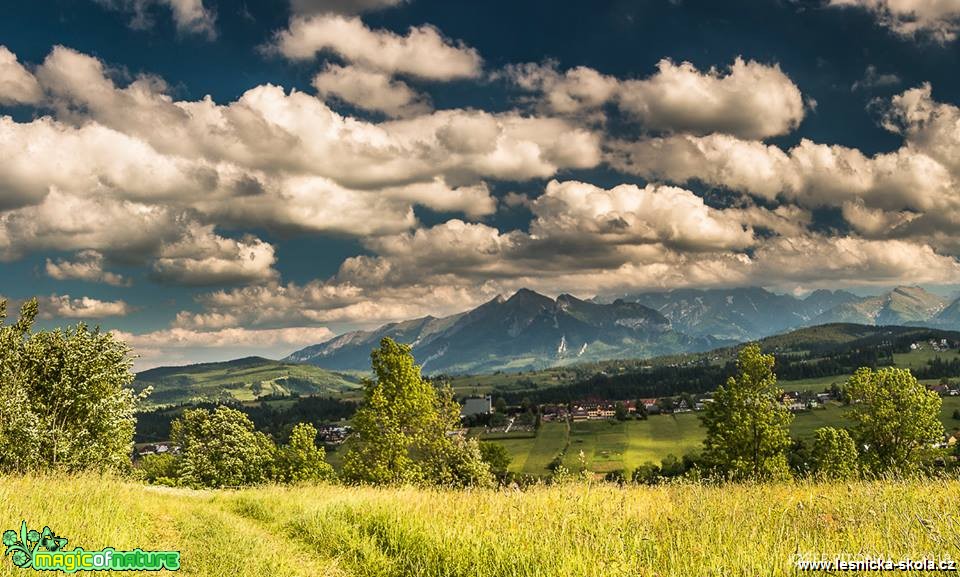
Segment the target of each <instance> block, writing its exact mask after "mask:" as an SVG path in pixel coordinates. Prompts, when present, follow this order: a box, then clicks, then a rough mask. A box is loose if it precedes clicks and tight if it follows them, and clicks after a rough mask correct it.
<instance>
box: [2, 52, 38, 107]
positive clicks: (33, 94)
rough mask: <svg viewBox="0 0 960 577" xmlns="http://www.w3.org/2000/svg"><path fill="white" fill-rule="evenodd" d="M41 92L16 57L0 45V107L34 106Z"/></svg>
mask: <svg viewBox="0 0 960 577" xmlns="http://www.w3.org/2000/svg"><path fill="white" fill-rule="evenodd" d="M42 98H43V90H42V89H41V88H40V84H39V83H38V82H37V79H36V78H34V77H33V74H31V73H30V71H29V70H27V69H26V68H24V67H23V65H22V64H20V63H19V62H18V61H17V55H16V54H14V53H13V52H10V50H8V49H7V47H6V46H3V45H0V105H16V104H36V103H38V102H40V100H41V99H42Z"/></svg>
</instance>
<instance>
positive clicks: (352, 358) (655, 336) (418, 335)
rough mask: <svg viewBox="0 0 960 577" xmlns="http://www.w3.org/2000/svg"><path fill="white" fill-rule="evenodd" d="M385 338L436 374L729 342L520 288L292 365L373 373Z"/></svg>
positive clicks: (343, 338)
mask: <svg viewBox="0 0 960 577" xmlns="http://www.w3.org/2000/svg"><path fill="white" fill-rule="evenodd" d="M383 337H390V338H392V339H394V340H396V341H399V342H404V343H408V344H411V345H413V353H414V356H416V358H417V360H418V362H420V364H421V366H422V367H423V369H424V371H425V372H427V373H434V374H435V373H451V374H456V373H466V372H491V371H496V370H529V369H540V368H546V367H548V366H554V365H558V364H569V363H573V362H583V361H590V360H601V359H611V358H637V357H647V356H654V355H662V354H669V353H673V352H677V351H684V352H693V351H705V350H709V349H712V348H715V347H717V346H721V345H723V344H726V343H727V341H723V340H719V339H715V338H713V337H710V336H689V335H686V334H684V333H682V332H679V331H676V330H674V329H673V328H672V326H671V322H670V320H669V319H668V318H667V317H665V316H664V315H663V314H661V313H659V312H657V311H656V310H654V309H652V308H650V307H648V306H645V305H643V304H640V303H636V302H627V301H625V300H617V301H614V302H612V303H598V302H592V301H587V300H581V299H578V298H576V297H573V296H570V295H566V294H564V295H560V296H558V297H557V298H556V299H551V298H549V297H546V296H544V295H541V294H538V293H536V292H533V291H531V290H526V289H521V290H519V291H517V293H516V294H514V295H513V296H511V297H510V298H504V297H502V296H498V297H496V298H495V299H493V300H491V301H489V302H487V303H484V304H482V305H480V306H479V307H477V308H475V309H473V310H470V311H467V312H464V313H460V314H456V315H452V316H448V317H443V318H435V317H432V316H428V317H424V318H420V319H415V320H410V321H405V322H399V323H391V324H388V325H385V326H383V327H380V328H379V329H376V330H373V331H356V332H351V333H346V334H343V335H340V336H338V337H335V338H333V339H331V340H329V341H327V342H324V343H321V344H318V345H313V346H309V347H307V348H305V349H302V350H300V351H297V352H295V353H293V354H292V355H290V356H289V357H287V359H286V360H287V361H291V362H301V363H310V364H313V365H317V366H320V367H323V368H326V369H331V370H353V369H364V368H368V367H369V366H370V350H371V349H373V348H375V347H376V346H377V343H378V342H379V340H380V339H381V338H383Z"/></svg>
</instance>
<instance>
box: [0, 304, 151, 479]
mask: <svg viewBox="0 0 960 577" xmlns="http://www.w3.org/2000/svg"><path fill="white" fill-rule="evenodd" d="M37 313H38V305H37V301H36V300H31V301H29V302H27V303H25V304H24V305H23V307H21V309H20V319H19V320H18V321H17V322H16V323H14V324H13V325H9V326H5V325H3V324H2V321H3V320H4V319H5V318H6V301H2V300H0V472H4V471H21V472H22V471H30V470H36V469H41V468H43V469H65V470H68V471H77V470H83V469H95V470H114V471H117V470H129V467H130V453H131V451H132V449H133V429H134V424H135V422H136V419H135V417H134V411H135V409H136V404H137V400H138V399H137V397H136V396H135V395H134V394H133V392H132V390H131V389H129V388H128V386H129V385H130V383H132V382H133V373H132V372H131V361H130V358H129V352H130V349H129V348H128V347H127V346H126V345H125V344H123V343H122V342H120V341H118V340H117V339H115V338H114V337H113V335H111V334H109V333H101V332H100V330H99V329H95V330H92V331H91V330H89V329H88V328H87V326H86V325H84V324H79V325H77V326H76V327H74V328H69V329H66V330H61V329H57V330H53V331H40V332H32V327H33V322H34V319H35V318H36V316H37Z"/></svg>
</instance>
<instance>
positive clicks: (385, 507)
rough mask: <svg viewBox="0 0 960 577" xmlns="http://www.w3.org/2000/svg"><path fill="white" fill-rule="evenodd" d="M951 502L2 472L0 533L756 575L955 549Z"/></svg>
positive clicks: (917, 483) (884, 485) (421, 572)
mask: <svg viewBox="0 0 960 577" xmlns="http://www.w3.org/2000/svg"><path fill="white" fill-rule="evenodd" d="M958 496H960V482H958V481H948V480H912V481H871V482H854V483H849V484H848V483H836V484H829V483H812V482H811V483H786V484H773V485H728V486H722V487H714V486H706V485H697V484H685V485H668V486H661V487H627V488H623V489H620V488H617V487H615V486H608V485H603V484H594V485H587V484H571V485H564V486H554V487H539V488H533V489H530V490H528V491H525V492H519V491H516V492H515V491H487V490H484V491H448V490H439V489H418V488H387V489H374V488H351V487H340V486H307V487H261V488H254V489H248V490H243V491H187V490H172V489H158V488H153V487H146V486H143V485H139V484H136V483H132V482H127V481H123V480H119V479H111V478H99V477H92V476H76V477H26V478H24V477H8V478H3V479H0V527H4V528H6V527H8V526H9V527H11V528H12V527H14V526H15V525H18V524H19V522H20V519H21V518H26V519H27V521H28V523H30V524H31V525H33V526H37V525H39V526H41V527H42V525H44V524H48V525H50V526H51V527H53V528H54V529H55V530H56V531H57V532H59V533H60V534H62V535H64V536H66V537H69V538H70V539H71V542H70V546H83V547H84V548H87V549H91V548H99V547H104V546H108V545H109V546H113V547H116V548H133V547H137V546H139V547H143V548H145V549H146V548H149V549H167V548H170V549H179V550H181V551H182V552H183V556H182V560H183V570H182V573H184V574H186V575H204V576H206V575H251V576H261V575H262V576H273V575H326V574H329V575H363V576H377V577H379V576H397V577H400V576H403V577H407V576H477V577H480V576H483V577H493V576H501V575H503V576H507V575H510V576H560V575H562V576H587V575H589V576H597V577H599V576H604V577H607V576H619V575H624V576H626V575H630V576H636V575H676V576H682V577H687V576H694V575H697V576H700V575H718V576H719V575H723V576H730V575H750V576H754V575H764V576H766V575H794V574H796V571H795V570H794V568H793V565H792V563H793V562H794V561H795V559H796V555H797V554H798V553H805V554H809V555H811V556H820V555H823V556H827V557H831V558H832V557H834V556H836V555H837V554H849V555H856V556H865V555H870V556H884V557H892V558H894V559H900V558H902V557H913V558H921V557H924V556H927V557H931V556H935V557H945V556H953V557H960V500H958ZM17 574H21V572H20V570H18V569H15V568H14V567H13V565H12V564H10V563H9V560H4V562H3V563H2V565H0V576H6V575H17Z"/></svg>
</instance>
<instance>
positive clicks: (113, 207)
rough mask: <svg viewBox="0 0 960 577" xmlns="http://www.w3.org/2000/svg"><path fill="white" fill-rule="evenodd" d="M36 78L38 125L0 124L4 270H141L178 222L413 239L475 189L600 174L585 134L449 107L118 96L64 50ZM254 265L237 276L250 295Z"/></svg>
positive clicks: (149, 88) (478, 197) (465, 207)
mask: <svg viewBox="0 0 960 577" xmlns="http://www.w3.org/2000/svg"><path fill="white" fill-rule="evenodd" d="M37 78H38V82H39V83H40V85H41V88H42V89H43V90H44V91H45V93H46V94H47V95H48V98H49V101H48V104H49V106H50V107H51V109H52V110H53V111H54V113H55V114H54V116H52V117H51V116H44V117H40V118H36V119H34V120H30V121H26V122H17V121H15V120H14V119H12V118H10V117H2V118H0V192H2V194H0V258H2V259H4V260H12V259H17V258H20V257H22V256H23V255H24V254H27V253H30V252H35V251H43V250H57V251H83V250H95V251H97V252H99V253H101V254H104V255H105V256H106V257H107V258H109V259H119V260H123V261H125V262H130V263H134V264H141V263H148V262H151V259H156V258H166V257H162V255H161V252H160V251H161V248H162V247H163V246H165V245H171V244H175V243H177V242H178V241H179V240H181V239H185V238H187V237H189V234H190V225H191V223H194V224H198V225H205V226H209V225H213V226H220V227H226V228H231V227H232V228H241V229H242V228H244V227H247V228H258V229H267V230H271V231H276V232H279V233H288V232H291V231H299V232H309V233H321V234H339V235H350V236H354V237H365V236H370V235H382V234H397V233H399V232H403V231H406V230H410V229H411V228H413V227H415V226H417V224H418V221H417V218H416V216H415V214H414V206H424V207H427V208H430V209H432V210H435V211H438V212H455V213H462V214H463V215H465V216H466V217H468V218H480V217H483V216H486V215H489V214H493V213H494V212H495V210H496V201H495V199H494V198H493V196H492V195H491V194H490V188H489V186H488V185H487V183H486V181H487V179H509V180H531V179H537V178H549V177H552V176H554V175H555V174H556V173H557V172H558V171H560V170H563V169H569V168H591V167H594V166H596V165H598V164H599V163H600V156H601V153H600V137H599V135H598V134H597V133H595V132H593V131H590V130H587V129H584V128H580V127H578V126H577V125H576V123H573V122H570V121H567V120H563V119H559V118H544V117H538V116H524V115H521V114H519V113H516V112H505V113H498V114H491V113H486V112H482V111H476V110H461V109H452V110H441V111H435V112H429V113H424V114H423V115H422V116H418V117H416V118H415V119H398V120H390V121H385V122H379V123H377V122H369V121H364V120H360V119H357V118H352V117H350V116H345V115H341V114H339V113H337V112H335V111H334V110H332V109H331V108H329V107H328V106H327V105H326V104H325V103H324V102H323V101H322V100H320V99H318V98H316V97H314V96H311V95H308V94H305V93H302V92H296V91H290V92H287V91H284V90H283V89H282V88H280V87H276V86H270V85H264V86H258V87H255V88H253V89H251V90H249V91H247V92H246V93H244V94H243V95H242V96H241V97H240V98H239V99H238V100H236V101H234V102H230V103H228V104H224V105H221V104H217V103H215V102H213V100H212V99H210V98H205V99H203V100H199V101H177V100H174V99H173V98H171V97H170V96H169V95H168V94H167V93H166V85H165V83H164V82H163V81H162V80H161V79H158V78H155V77H149V76H140V77H137V78H135V79H134V80H133V81H132V82H130V83H129V84H128V85H127V86H124V87H120V86H118V85H117V84H116V83H115V82H114V80H113V79H112V78H110V76H109V74H108V72H107V67H106V65H105V64H104V63H103V62H101V61H100V60H98V59H96V58H93V57H91V56H88V55H85V54H82V53H79V52H77V51H74V50H71V49H69V48H64V47H55V48H54V49H53V50H52V51H51V53H50V55H49V56H48V57H47V58H46V59H45V61H44V63H43V64H42V65H41V66H40V67H38V69H37ZM184 242H186V241H184ZM263 254H264V258H262V259H261V260H258V261H257V263H259V264H257V265H256V266H254V267H253V269H250V268H249V266H248V265H250V263H249V262H247V265H245V267H244V272H243V273H242V274H240V275H239V276H240V277H242V278H247V279H251V282H260V281H262V280H263V279H264V278H265V276H264V275H265V274H266V273H267V269H268V268H269V267H265V266H261V264H263V263H266V262H267V261H269V258H266V256H267V255H266V252H264V253H263ZM199 258H200V261H203V260H204V258H205V257H199ZM217 260H218V259H214V261H210V262H209V263H210V264H211V266H214V264H215V263H217ZM228 260H230V261H232V262H235V259H228ZM198 262H199V261H198ZM183 263H184V261H177V262H175V263H174V262H170V261H168V260H162V261H159V264H158V265H157V267H158V271H159V272H160V273H161V276H163V277H164V278H166V279H167V280H168V281H169V280H171V279H180V280H181V281H183V282H200V281H199V277H196V276H195V275H194V274H193V273H194V272H195V271H193V269H192V268H190V271H189V272H190V274H189V275H188V274H187V272H188V271H187V269H186V268H184V267H183V266H180V265H182V264H183ZM195 264H196V263H192V264H191V267H192V266H193V265H195ZM222 264H223V263H219V264H216V266H217V267H220V269H221V270H225V269H224V268H223V267H221V266H220V265H222ZM228 268H229V267H228ZM233 272H234V273H237V270H236V269H233ZM221 277H222V278H223V279H224V281H229V280H231V279H233V280H235V279H237V278H239V277H238V276H237V274H231V275H226V274H224V275H221ZM253 279H257V280H256V281H254V280H253Z"/></svg>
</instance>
